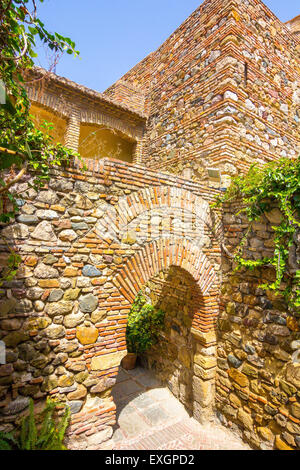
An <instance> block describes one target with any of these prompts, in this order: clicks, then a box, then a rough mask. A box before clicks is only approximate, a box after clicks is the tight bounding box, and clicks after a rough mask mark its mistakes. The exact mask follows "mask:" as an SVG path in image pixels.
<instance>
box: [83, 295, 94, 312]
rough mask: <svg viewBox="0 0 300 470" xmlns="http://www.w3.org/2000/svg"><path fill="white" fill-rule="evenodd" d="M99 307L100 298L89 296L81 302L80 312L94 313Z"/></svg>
mask: <svg viewBox="0 0 300 470" xmlns="http://www.w3.org/2000/svg"><path fill="white" fill-rule="evenodd" d="M97 306H98V298H97V297H95V296H94V295H93V294H88V295H85V296H83V297H81V299H80V300H79V307H80V310H81V311H82V312H84V313H92V312H94V310H96V308H97Z"/></svg>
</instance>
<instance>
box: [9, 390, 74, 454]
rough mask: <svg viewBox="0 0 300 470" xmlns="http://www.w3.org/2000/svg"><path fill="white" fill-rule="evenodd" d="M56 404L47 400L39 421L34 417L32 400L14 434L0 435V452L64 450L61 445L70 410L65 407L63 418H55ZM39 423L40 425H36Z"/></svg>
mask: <svg viewBox="0 0 300 470" xmlns="http://www.w3.org/2000/svg"><path fill="white" fill-rule="evenodd" d="M57 405H58V403H56V402H54V401H52V400H49V399H48V400H47V403H46V406H45V409H44V410H43V411H42V413H41V415H40V417H39V419H38V418H36V417H35V415H34V406H33V400H32V399H30V402H29V414H28V416H26V417H24V418H23V419H22V422H21V429H20V430H18V431H19V432H17V433H16V436H15V435H13V434H12V433H0V450H66V447H65V446H64V445H63V440H64V437H65V432H66V429H67V427H68V424H69V418H70V409H69V407H66V409H65V411H64V414H63V416H61V417H59V418H58V417H55V416H54V412H55V409H56V407H57ZM37 421H40V423H37Z"/></svg>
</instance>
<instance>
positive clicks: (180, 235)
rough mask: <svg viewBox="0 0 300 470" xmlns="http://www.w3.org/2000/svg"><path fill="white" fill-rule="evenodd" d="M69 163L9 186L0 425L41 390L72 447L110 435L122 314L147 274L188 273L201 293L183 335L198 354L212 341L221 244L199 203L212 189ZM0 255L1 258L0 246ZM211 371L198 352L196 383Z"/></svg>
mask: <svg viewBox="0 0 300 470" xmlns="http://www.w3.org/2000/svg"><path fill="white" fill-rule="evenodd" d="M77 163H78V165H81V163H79V162H77ZM77 163H76V162H75V167H74V168H70V169H67V170H55V171H54V172H53V174H52V178H51V180H50V181H49V184H48V187H45V188H44V189H43V190H41V191H40V192H39V193H38V194H37V193H36V192H35V191H34V190H33V189H31V188H30V187H29V186H28V182H24V183H22V184H21V185H20V186H18V188H15V189H17V190H18V191H21V195H20V198H19V200H18V204H19V207H20V214H19V215H18V217H17V220H16V222H15V223H13V224H11V225H9V226H7V227H2V231H1V234H2V236H3V237H4V239H5V240H6V241H7V243H8V244H9V245H11V246H13V247H14V249H16V250H17V251H18V253H19V254H20V255H21V257H22V264H21V266H20V268H19V270H18V273H17V275H16V278H15V279H14V280H13V281H11V282H6V283H5V284H4V285H3V286H2V288H1V300H0V322H1V323H0V326H1V331H0V340H2V341H3V342H4V343H5V345H6V361H7V364H6V365H3V366H0V396H1V398H0V421H1V429H4V430H10V429H11V428H12V427H13V426H14V424H15V423H16V421H17V420H18V419H19V417H18V415H19V413H20V412H22V411H23V410H24V409H25V408H26V406H27V404H28V397H30V396H31V397H33V398H34V399H35V401H36V402H39V401H41V400H44V399H45V397H46V396H51V397H53V398H55V399H57V400H59V401H64V402H67V403H69V404H70V406H71V410H72V424H71V427H70V430H69V434H70V436H72V438H73V440H74V439H75V441H76V446H80V443H81V442H82V441H84V442H85V443H87V444H88V443H89V442H90V440H91V439H93V437H92V436H93V435H94V434H95V433H96V432H99V431H100V432H101V434H100V437H99V439H100V440H105V439H107V438H108V437H109V436H110V434H111V426H112V424H113V423H114V420H115V405H114V403H113V399H112V396H111V388H112V387H113V385H114V383H115V377H116V375H117V373H118V368H119V364H120V362H121V359H122V357H124V355H125V354H126V339H125V331H126V323H127V315H128V312H129V310H130V307H131V304H132V302H133V300H134V298H135V296H136V294H137V292H138V291H139V290H140V289H141V288H142V286H144V285H145V284H146V283H147V281H148V280H149V279H152V278H153V277H155V275H156V274H157V273H159V272H160V271H162V270H167V271H168V270H169V269H170V268H171V267H172V266H177V267H180V268H182V269H183V270H184V271H186V272H188V273H189V275H190V276H191V277H192V278H193V280H194V283H195V284H196V285H197V289H198V290H199V292H200V293H201V296H199V298H198V299H197V303H196V308H195V309H194V312H193V321H192V325H191V330H190V331H191V332H192V334H193V336H194V337H195V341H197V342H199V344H201V345H202V346H201V347H202V348H203V351H204V352H203V354H205V352H206V351H207V350H208V349H209V348H210V347H211V346H212V345H215V340H216V339H215V327H216V321H217V316H218V300H217V295H218V291H219V288H218V286H219V274H220V248H219V242H218V240H217V239H216V238H215V237H214V236H213V234H212V231H211V226H212V224H213V220H212V215H211V213H210V209H209V202H211V201H212V197H214V196H215V195H216V194H217V191H211V190H208V189H206V188H205V187H203V186H201V185H199V184H195V183H192V182H190V181H187V180H184V179H180V178H178V177H175V176H171V175H164V174H162V173H157V172H154V171H152V172H151V171H147V172H145V170H144V168H142V167H139V166H132V165H129V164H125V163H122V162H113V161H110V160H101V161H99V162H97V161H89V162H88V161H87V162H86V163H87V165H88V167H89V169H88V170H87V171H86V172H82V170H81V166H79V167H78V168H77V167H76V164H77ZM215 222H216V221H215ZM0 256H1V265H2V266H3V265H5V260H6V258H7V246H6V245H5V244H4V243H3V242H2V243H1V246H0ZM214 371H215V364H213V365H212V364H211V363H209V362H206V361H205V360H203V361H202V363H201V366H199V369H198V376H199V375H201V377H202V378H201V379H200V378H199V379H198V380H199V381H200V382H201V381H202V380H203V381H204V380H208V381H210V382H211V381H214ZM202 398H203V397H202V396H200V397H199V399H198V401H195V402H194V404H195V410H194V415H195V417H199V418H200V416H201V412H202V405H201V401H202ZM213 398H214V397H213V396H212V395H211V396H210V397H209V402H210V403H206V411H207V408H208V407H209V405H210V408H211V406H212V402H213Z"/></svg>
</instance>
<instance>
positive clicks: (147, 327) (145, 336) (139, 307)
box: [122, 292, 165, 370]
mask: <svg viewBox="0 0 300 470" xmlns="http://www.w3.org/2000/svg"><path fill="white" fill-rule="evenodd" d="M164 318H165V313H164V312H163V311H162V310H160V309H156V308H155V307H154V306H153V305H151V304H150V303H149V302H147V299H146V298H145V297H144V296H143V294H142V293H141V292H139V294H138V295H137V297H136V299H135V301H134V303H133V305H132V307H131V310H130V313H129V316H128V325H127V330H126V340H127V351H128V354H127V356H126V357H124V359H123V361H122V367H124V369H126V370H131V369H134V367H135V364H136V359H137V355H138V354H142V353H145V352H146V351H148V350H149V349H150V348H151V346H152V345H153V344H155V343H156V342H157V340H158V333H159V331H160V330H161V329H162V328H163V326H164Z"/></svg>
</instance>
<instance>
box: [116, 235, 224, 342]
mask: <svg viewBox="0 0 300 470" xmlns="http://www.w3.org/2000/svg"><path fill="white" fill-rule="evenodd" d="M171 266H176V267H180V268H182V269H185V270H186V271H187V272H188V273H189V274H190V275H191V276H192V278H193V279H194V281H195V283H196V285H197V292H198V294H197V300H198V305H197V308H196V310H195V312H194V318H193V329H194V330H195V331H199V332H203V333H206V332H208V331H212V330H214V326H215V323H216V319H217V315H218V307H217V299H216V296H217V286H218V278H217V276H216V273H215V271H214V268H213V266H212V264H211V263H210V261H209V259H208V258H207V256H206V255H205V254H204V253H203V252H202V251H201V249H200V248H199V247H198V246H197V245H194V244H193V243H191V242H190V241H188V240H184V239H172V238H161V239H158V240H153V241H151V242H150V243H147V244H146V245H145V246H143V247H142V248H141V249H140V250H138V251H137V252H136V253H135V254H134V255H133V256H132V257H130V258H129V259H128V260H127V261H126V263H125V265H124V266H123V267H122V269H121V271H120V272H119V273H118V274H117V276H116V277H115V278H114V280H113V282H114V285H115V286H116V287H117V289H118V291H119V293H120V295H121V296H122V297H123V298H124V299H126V301H127V302H128V307H129V306H130V305H131V304H132V302H133V301H134V299H135V297H136V295H137V293H138V292H139V291H140V290H141V288H142V287H143V286H144V285H145V284H146V282H147V281H148V280H150V279H151V278H152V277H154V276H155V275H156V274H157V273H159V272H160V271H162V270H164V269H168V268H170V267H171Z"/></svg>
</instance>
